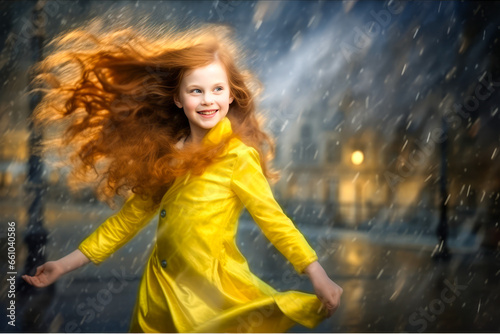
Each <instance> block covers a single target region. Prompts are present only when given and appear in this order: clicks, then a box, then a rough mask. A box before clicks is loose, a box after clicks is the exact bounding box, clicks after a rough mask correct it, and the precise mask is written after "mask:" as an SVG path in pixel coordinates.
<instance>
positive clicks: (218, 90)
mask: <svg viewBox="0 0 500 334" xmlns="http://www.w3.org/2000/svg"><path fill="white" fill-rule="evenodd" d="M221 90H223V88H222V87H217V88H215V91H216V92H220V91H221Z"/></svg>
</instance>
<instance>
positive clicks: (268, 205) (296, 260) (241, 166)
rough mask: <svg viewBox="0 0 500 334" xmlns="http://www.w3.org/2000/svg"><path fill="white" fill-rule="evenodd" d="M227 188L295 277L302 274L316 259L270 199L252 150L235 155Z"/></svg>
mask: <svg viewBox="0 0 500 334" xmlns="http://www.w3.org/2000/svg"><path fill="white" fill-rule="evenodd" d="M231 188H232V190H233V191H234V192H235V193H236V195H237V196H238V197H239V198H240V199H241V201H242V202H243V204H244V205H245V207H246V208H247V210H248V212H249V213H250V214H251V216H252V218H253V219H254V221H255V222H256V223H257V225H258V226H259V227H260V229H261V230H262V232H263V233H264V235H265V236H266V238H267V239H268V240H269V241H270V242H271V243H272V244H273V245H274V246H275V247H276V248H277V249H278V251H279V252H280V253H281V254H283V256H285V257H286V258H287V260H288V261H290V263H291V264H292V265H293V267H294V269H295V271H296V272H297V273H298V274H303V272H304V269H305V268H306V267H307V266H308V265H309V264H311V263H312V262H314V261H316V260H317V259H318V257H317V255H316V252H315V251H314V249H312V247H311V246H310V245H309V244H308V242H307V241H306V239H305V237H304V236H303V235H302V233H301V232H300V231H299V230H298V229H297V228H296V227H295V225H294V224H293V222H292V221H291V220H290V218H288V217H287V216H286V215H285V214H284V213H283V210H282V209H281V207H280V206H279V204H278V203H277V202H276V200H275V199H274V196H273V193H272V190H271V187H270V185H269V183H268V181H267V179H266V177H265V176H264V173H263V172H262V167H261V165H260V158H259V153H258V152H257V150H256V149H255V148H253V147H248V148H246V149H245V150H242V151H241V152H240V153H239V154H238V158H237V161H236V163H235V166H234V169H233V175H232V177H231Z"/></svg>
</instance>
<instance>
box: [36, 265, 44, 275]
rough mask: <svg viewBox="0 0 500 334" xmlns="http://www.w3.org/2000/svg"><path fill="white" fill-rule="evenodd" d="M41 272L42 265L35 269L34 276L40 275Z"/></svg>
mask: <svg viewBox="0 0 500 334" xmlns="http://www.w3.org/2000/svg"><path fill="white" fill-rule="evenodd" d="M42 271H43V265H41V266H38V267H37V268H36V274H35V276H38V275H40V273H41V272H42Z"/></svg>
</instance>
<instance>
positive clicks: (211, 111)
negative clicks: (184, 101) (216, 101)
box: [197, 109, 218, 115]
mask: <svg viewBox="0 0 500 334" xmlns="http://www.w3.org/2000/svg"><path fill="white" fill-rule="evenodd" d="M217 111H218V109H213V110H205V111H197V113H198V114H201V115H212V114H215V113H216V112H217Z"/></svg>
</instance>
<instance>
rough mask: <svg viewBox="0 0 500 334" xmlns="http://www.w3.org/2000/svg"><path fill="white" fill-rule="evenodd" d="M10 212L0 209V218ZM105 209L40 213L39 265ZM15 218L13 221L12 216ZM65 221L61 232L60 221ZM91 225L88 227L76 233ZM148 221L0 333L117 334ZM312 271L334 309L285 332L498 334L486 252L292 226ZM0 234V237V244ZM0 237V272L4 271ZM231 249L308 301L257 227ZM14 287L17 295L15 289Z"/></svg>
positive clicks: (69, 246)
mask: <svg viewBox="0 0 500 334" xmlns="http://www.w3.org/2000/svg"><path fill="white" fill-rule="evenodd" d="M19 214H20V213H16V212H11V213H8V210H7V209H5V210H4V211H3V214H2V215H3V216H4V217H3V218H2V219H7V220H9V219H13V218H12V217H19ZM109 214H110V211H108V210H103V211H95V210H90V211H87V210H82V209H78V208H76V207H75V208H70V207H66V208H65V209H64V211H62V212H61V211H60V210H58V209H57V208H56V207H53V208H52V209H51V208H50V207H48V209H47V217H48V218H47V221H46V222H45V225H46V226H47V229H48V230H49V233H50V234H49V241H48V244H47V248H46V250H47V257H48V260H56V259H58V258H60V257H62V256H64V255H66V254H68V253H70V252H71V251H73V250H74V249H76V247H77V246H78V244H79V242H80V241H81V240H83V238H84V237H85V236H86V235H88V233H89V232H90V231H91V230H93V229H94V228H95V227H96V226H97V224H98V223H99V222H101V221H102V220H103V219H105V218H106V217H107V216H109ZM16 215H18V216H16ZM63 221H64V222H65V223H64V224H63V223H61V222H63ZM88 221H92V222H94V226H93V227H91V228H89V227H85V222H88ZM23 228H24V226H23V223H22V222H19V224H18V243H17V258H18V262H17V270H18V271H19V272H21V268H22V265H23V259H24V258H25V256H26V255H25V254H26V251H25V247H24V244H23V243H22V240H21V233H22V230H23ZM155 228H156V222H155V221H152V222H151V224H150V225H148V226H147V227H146V228H145V229H144V230H143V231H141V233H140V234H139V235H137V236H136V237H135V238H134V239H133V240H132V241H131V242H130V243H129V244H127V245H126V246H125V247H123V248H122V249H120V250H119V251H118V252H116V253H115V254H114V255H113V256H112V257H111V258H109V259H108V260H107V261H106V262H104V263H103V264H101V265H100V266H95V265H93V264H89V265H87V266H85V267H83V268H80V269H77V270H75V271H73V272H71V273H69V274H67V275H66V276H65V277H63V278H62V279H61V280H59V281H58V282H57V283H56V284H54V285H53V286H52V287H51V288H46V289H42V290H36V291H30V292H29V293H27V294H26V295H25V296H23V295H22V294H21V292H20V291H17V295H16V326H15V327H12V326H9V325H8V324H7V323H6V321H4V320H2V321H1V322H0V324H1V325H0V331H2V332H28V331H29V332H126V331H127V329H128V324H129V318H130V316H131V313H132V308H133V306H134V302H135V297H136V292H137V287H138V284H139V279H140V276H141V273H142V269H143V267H144V265H145V262H146V260H147V258H148V255H149V253H150V251H151V246H152V243H153V242H154V232H155ZM299 228H300V230H301V231H302V232H303V233H304V235H305V236H306V238H307V239H308V240H309V242H310V243H311V245H312V246H313V247H314V249H315V250H316V252H317V253H318V256H319V257H320V263H321V264H322V265H323V267H324V268H325V270H326V272H327V273H328V274H329V276H330V277H331V278H332V279H333V280H334V281H335V282H336V283H338V284H339V285H340V286H342V288H343V289H344V294H343V296H342V303H341V307H340V308H339V309H338V310H337V312H336V313H335V314H334V315H333V316H332V317H331V318H329V319H327V320H325V321H324V322H323V323H321V324H320V325H319V326H318V327H317V328H314V329H308V328H306V327H302V326H299V325H297V326H295V327H293V328H292V329H291V330H290V332H401V331H406V332H485V331H487V332H497V331H499V330H500V321H499V320H498V319H500V307H499V306H500V300H499V295H500V287H499V285H498V280H499V278H500V254H499V252H498V251H497V252H495V251H492V250H487V249H485V248H480V247H478V246H474V245H473V246H470V247H452V248H451V251H452V256H451V258H450V259H449V260H448V261H436V260H433V259H432V257H431V253H432V250H433V247H434V241H433V240H431V239H418V240H417V239H415V238H411V237H409V236H398V235H385V236H384V238H380V236H374V235H370V234H369V232H354V231H347V230H344V229H326V228H314V227H309V226H307V227H306V226H302V227H300V226H299ZM4 234H5V233H4V231H3V232H2V238H4V236H3V235H4ZM4 240H5V239H2V243H1V244H2V247H1V252H2V272H3V273H6V272H7V269H6V267H5V262H4V261H5V257H4V254H6V253H7V250H6V248H5V243H4ZM237 241H238V244H239V245H240V248H241V251H242V252H243V254H244V255H245V256H246V257H247V259H248V261H249V264H250V267H251V269H252V271H253V272H254V273H255V274H256V275H258V276H259V277H261V278H262V279H263V280H265V281H266V282H268V283H269V284H271V285H272V286H274V287H275V288H276V289H277V290H281V291H283V290H288V289H295V290H301V291H306V292H310V293H313V288H312V285H311V283H310V282H309V280H308V278H307V276H297V275H296V274H295V272H294V270H293V267H292V266H291V265H290V264H288V263H287V261H286V259H285V258H284V257H283V256H282V255H281V254H280V253H279V252H278V251H276V250H275V249H274V248H273V247H269V246H268V243H267V241H266V239H265V238H264V237H263V235H262V234H261V232H260V230H259V229H258V227H257V226H256V225H255V224H254V223H253V222H251V221H248V220H245V219H244V218H242V221H241V223H240V229H239V236H238V240H237ZM110 282H115V283H116V282H120V285H116V284H115V288H114V289H113V290H112V291H111V290H110V289H109V288H108V284H109V283H110ZM17 289H18V290H20V289H21V287H20V286H19V285H18V286H17ZM7 302H8V299H7V284H5V285H4V284H2V291H1V298H0V306H1V310H2V311H1V312H0V316H1V317H2V319H7V318H6V315H5V312H6V307H7Z"/></svg>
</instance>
